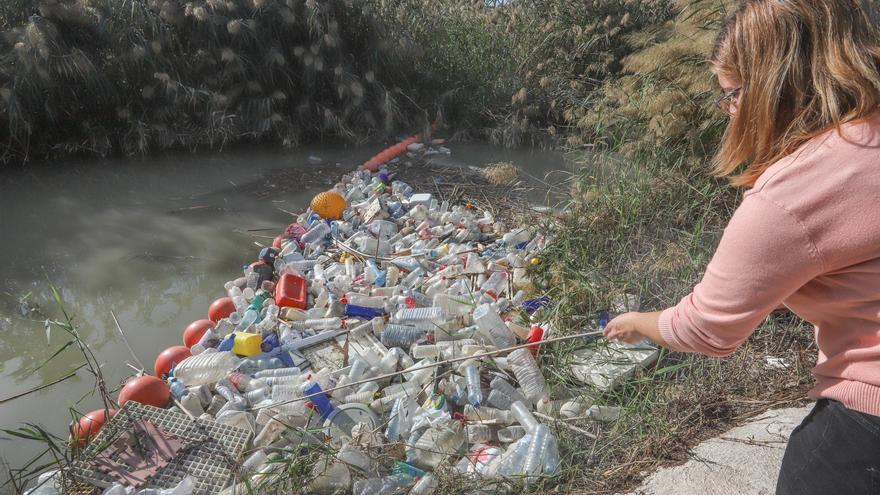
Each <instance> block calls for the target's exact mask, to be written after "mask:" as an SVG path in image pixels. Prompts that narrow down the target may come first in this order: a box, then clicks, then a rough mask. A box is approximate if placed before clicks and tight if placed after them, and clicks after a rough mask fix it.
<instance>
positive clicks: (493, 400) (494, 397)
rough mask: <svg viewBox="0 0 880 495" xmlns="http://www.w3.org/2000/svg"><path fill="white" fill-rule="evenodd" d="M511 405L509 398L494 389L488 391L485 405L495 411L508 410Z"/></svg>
mask: <svg viewBox="0 0 880 495" xmlns="http://www.w3.org/2000/svg"><path fill="white" fill-rule="evenodd" d="M512 403H513V401H512V400H510V397H508V396H506V395H504V394H502V393H501V392H499V391H498V390H494V389H493V390H490V391H489V396H488V397H486V404H489V405H490V406H492V407H494V408H496V409H510V405H511V404H512Z"/></svg>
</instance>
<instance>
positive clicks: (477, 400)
mask: <svg viewBox="0 0 880 495" xmlns="http://www.w3.org/2000/svg"><path fill="white" fill-rule="evenodd" d="M464 376H465V379H467V390H468V403H470V405H472V406H474V407H480V404H481V403H482V402H483V391H482V390H481V389H480V370H478V369H477V367H476V365H474V364H468V365H467V366H465V367H464Z"/></svg>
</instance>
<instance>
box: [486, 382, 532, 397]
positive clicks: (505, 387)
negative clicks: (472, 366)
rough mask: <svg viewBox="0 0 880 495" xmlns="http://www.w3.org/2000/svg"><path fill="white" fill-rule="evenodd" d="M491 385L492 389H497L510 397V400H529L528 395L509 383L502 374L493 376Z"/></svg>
mask: <svg viewBox="0 0 880 495" xmlns="http://www.w3.org/2000/svg"><path fill="white" fill-rule="evenodd" d="M489 386H490V387H492V390H497V391H498V392H501V393H502V394H504V395H506V396H507V397H508V398H509V399H510V402H516V401H521V402H523V403H526V402H527V401H528V399H526V397H525V396H524V395H523V394H521V393H520V392H519V390H517V389H515V388H513V385H511V384H509V383H507V380H505V379H504V378H501V377H500V376H496V377H495V378H493V379H492V381H491V382H490V383H489Z"/></svg>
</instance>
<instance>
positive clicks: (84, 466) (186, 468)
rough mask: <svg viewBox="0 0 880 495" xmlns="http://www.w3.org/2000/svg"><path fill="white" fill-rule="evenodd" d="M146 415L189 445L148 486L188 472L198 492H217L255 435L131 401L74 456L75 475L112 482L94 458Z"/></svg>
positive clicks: (106, 483) (174, 482) (103, 484)
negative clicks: (98, 466) (76, 457)
mask: <svg viewBox="0 0 880 495" xmlns="http://www.w3.org/2000/svg"><path fill="white" fill-rule="evenodd" d="M141 418H142V419H147V420H150V421H152V422H153V424H155V425H156V426H159V427H162V428H164V429H165V430H167V431H168V432H170V433H173V434H175V435H177V437H178V438H180V439H181V440H183V441H184V442H186V444H187V445H188V446H187V447H185V448H184V450H182V451H181V454H179V455H178V456H177V457H176V458H175V459H174V460H172V461H171V462H170V463H168V465H166V466H164V467H163V468H162V469H160V470H159V471H158V472H157V473H156V475H155V476H153V477H152V478H151V479H150V481H148V482H147V484H146V485H145V487H148V488H172V487H174V486H175V485H177V484H178V483H180V481H181V480H183V479H184V478H185V477H186V476H192V477H193V478H194V479H195V481H196V484H195V490H194V491H193V494H211V493H217V492H219V491H220V490H222V489H223V487H224V486H226V484H227V483H228V482H229V480H230V479H231V477H232V473H233V468H234V467H235V465H236V464H237V463H238V462H239V461H240V460H241V456H242V453H243V452H244V449H245V447H246V446H247V444H248V442H249V441H250V437H251V432H250V431H249V430H245V429H243V428H237V427H234V426H229V425H224V424H221V423H217V422H215V421H206V420H202V419H196V420H192V419H190V418H189V416H187V415H185V414H183V413H179V412H174V411H170V410H168V409H159V408H158V407H153V406H145V405H142V404H139V403H137V402H134V401H128V402H126V403H125V405H124V406H123V407H122V409H120V410H119V413H118V414H117V415H116V416H114V417H113V419H111V420H110V421H109V422H107V424H105V425H104V427H103V428H102V429H101V431H100V433H98V435H97V436H96V437H95V439H94V440H93V441H92V442H91V443H90V444H89V446H88V447H86V449H85V450H83V452H82V453H81V454H80V456H79V458H78V459H77V460H76V461H74V463H73V465H72V468H71V470H70V475H71V476H72V477H74V478H76V479H79V480H82V481H85V482H87V483H90V484H92V485H95V486H99V487H108V486H110V485H112V484H113V483H114V480H113V478H111V477H110V476H108V475H106V474H104V473H102V472H100V471H98V470H97V469H95V467H94V465H93V463H92V461H93V460H94V459H95V457H97V455H98V454H100V452H101V451H102V450H103V449H105V448H107V446H109V445H110V444H111V443H112V441H113V440H114V439H115V438H116V437H117V436H118V435H120V434H121V433H122V432H124V431H126V430H128V429H130V428H131V424H132V422H133V421H136V420H137V419H141Z"/></svg>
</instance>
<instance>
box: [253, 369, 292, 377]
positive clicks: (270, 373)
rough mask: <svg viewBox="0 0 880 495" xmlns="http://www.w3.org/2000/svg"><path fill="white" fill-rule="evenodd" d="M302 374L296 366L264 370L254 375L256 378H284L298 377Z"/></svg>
mask: <svg viewBox="0 0 880 495" xmlns="http://www.w3.org/2000/svg"><path fill="white" fill-rule="evenodd" d="M300 374H302V371H301V370H300V369H299V368H297V367H296V366H291V367H289V368H275V369H270V370H262V371H258V372H256V373H254V377H255V378H270V377H271V378H279V377H282V376H297V375H300Z"/></svg>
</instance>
